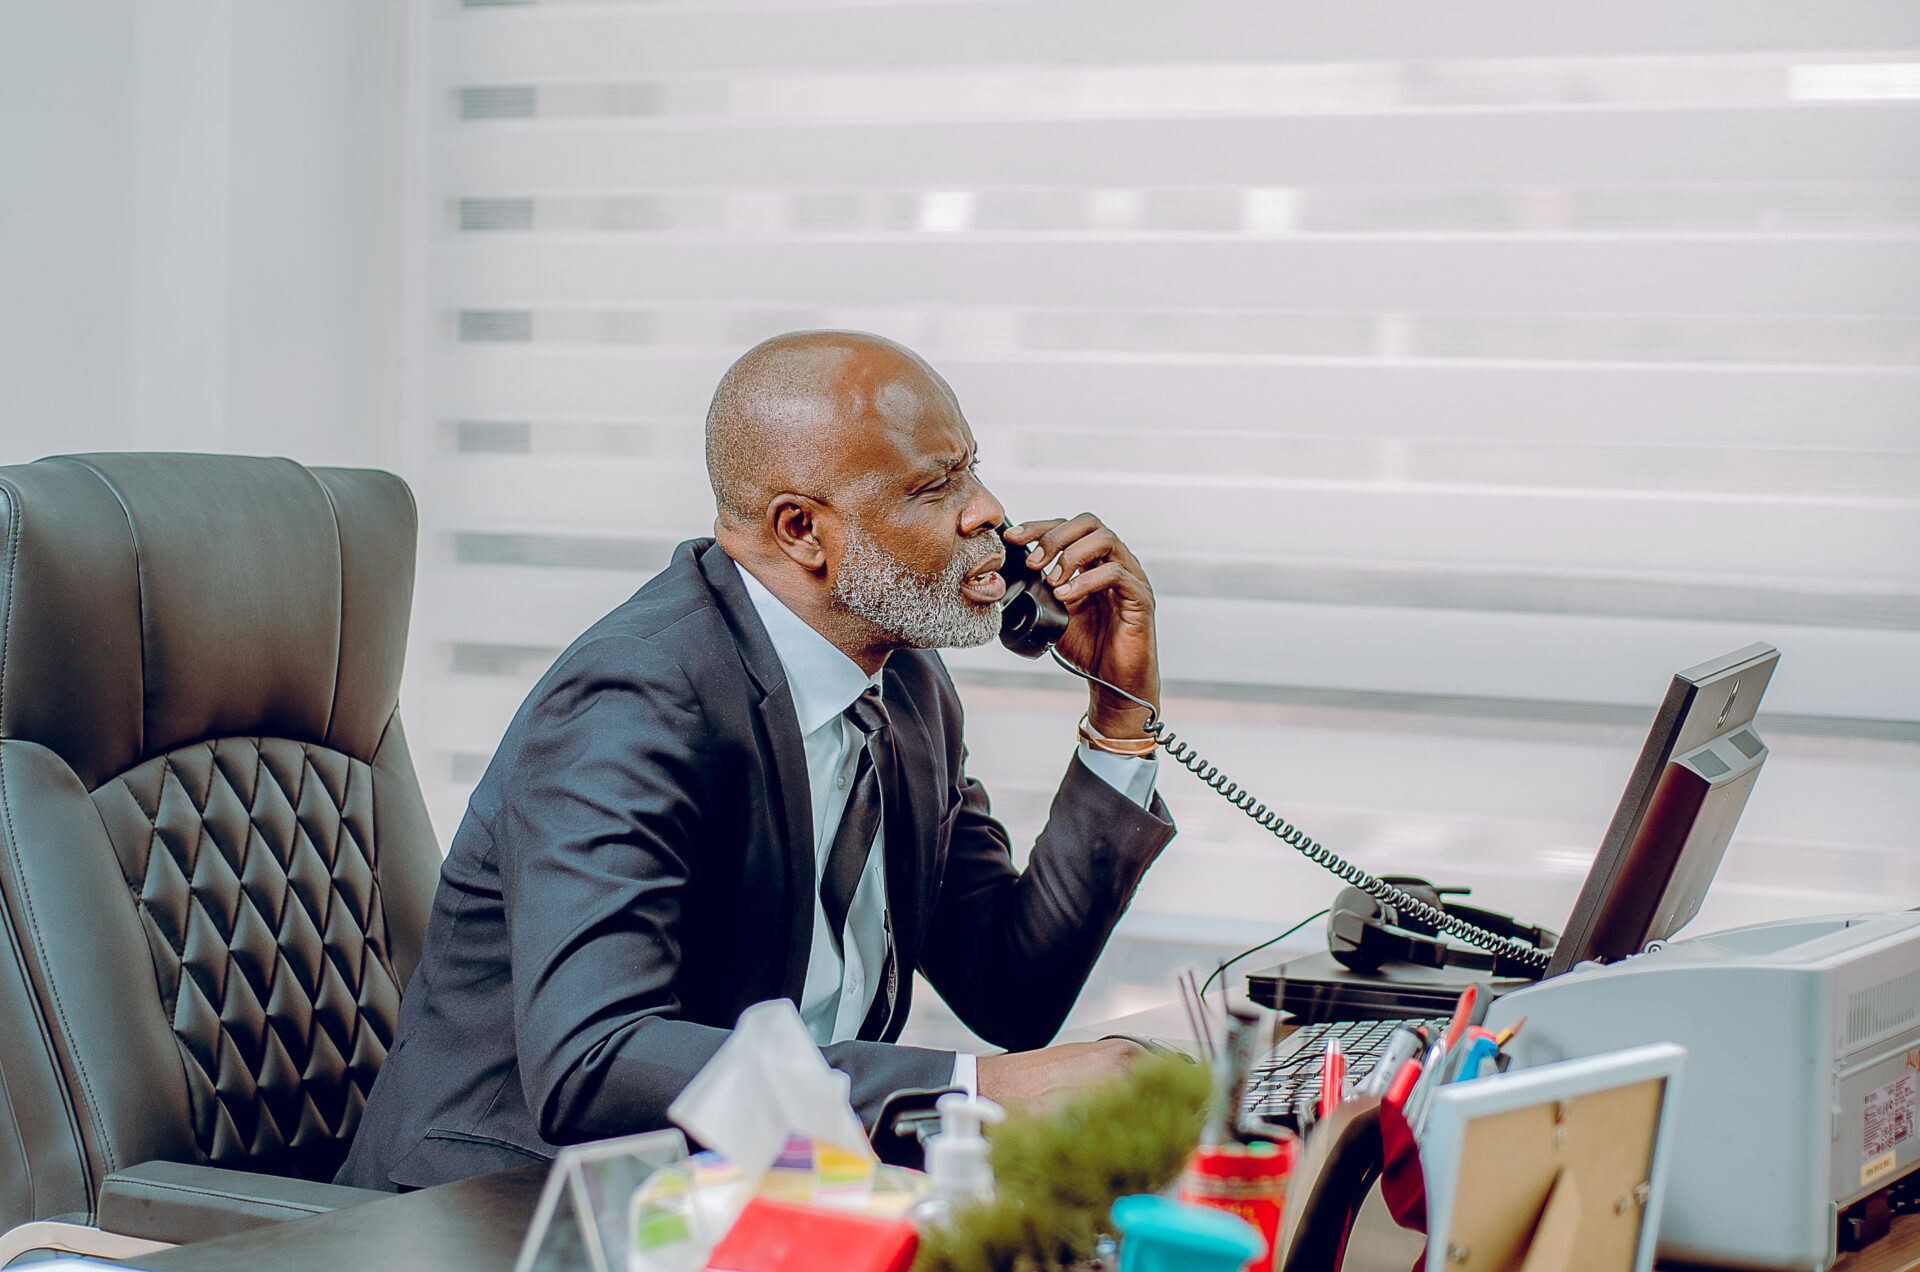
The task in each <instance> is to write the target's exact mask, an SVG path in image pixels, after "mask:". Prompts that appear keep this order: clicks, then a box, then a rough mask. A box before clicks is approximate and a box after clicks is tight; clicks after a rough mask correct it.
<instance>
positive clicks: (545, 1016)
mask: <svg viewBox="0 0 1920 1272" xmlns="http://www.w3.org/2000/svg"><path fill="white" fill-rule="evenodd" d="M882 693H883V694H884V697H885V700H886V703H887V706H888V710H889V713H890V715H891V717H892V721H893V725H892V728H893V735H894V746H895V751H896V754H897V755H898V757H899V762H900V770H901V774H902V780H903V781H904V783H905V787H906V795H907V801H906V802H907V804H908V806H907V807H906V808H905V809H903V810H899V811H900V815H898V816H896V815H895V811H896V810H894V809H892V808H891V807H890V808H889V809H888V812H887V820H886V843H885V845H884V851H885V853H886V857H885V861H886V875H887V885H888V887H887V902H888V907H889V910H890V913H891V916H892V921H893V929H894V933H895V938H896V940H897V941H898V943H899V949H900V956H901V961H902V965H903V966H907V967H913V966H918V967H919V968H920V970H921V971H922V972H924V973H925V974H926V976H927V978H928V979H929V981H931V982H932V984H933V985H934V986H935V988H937V989H938V990H939V991H940V994H941V995H942V997H944V998H945V999H946V1001H947V1002H948V1003H949V1004H950V1005H951V1006H952V1007H953V1009H954V1010H955V1011H956V1012H957V1013H958V1014H959V1016H960V1018H961V1019H962V1020H964V1021H965V1022H966V1023H967V1024H968V1025H969V1026H970V1027H971V1028H972V1029H973V1030H975V1032H977V1033H978V1034H979V1035H980V1036H981V1037H983V1038H986V1039H988V1040H989V1041H991V1042H993V1043H994V1044H996V1045H998V1046H1002V1047H1006V1048H1009V1049H1013V1050H1023V1049H1027V1048H1031V1047H1038V1046H1042V1045H1045V1044H1046V1043H1047V1041H1048V1040H1049V1039H1051V1038H1052V1037H1053V1035H1054V1033H1055V1032H1056V1031H1057V1030H1058V1029H1059V1027H1060V1024H1061V1022H1062V1020H1064V1019H1065V1017H1066V1014H1067V1011H1068V1009H1069V1008H1070V1007H1071V1006H1072V1004H1073V1001H1074V999H1075V998H1076V997H1077V996H1078V994H1079V992H1080V989H1081V987H1082V985H1083V984H1084V983H1085V980H1086V976H1087V973H1088V972H1089V971H1090V970H1091V969H1092V967H1093V963H1094V960H1095V959H1096V958H1097V957H1098V956H1099V954H1100V950H1101V948H1102V947H1103V946H1104V945H1105V943H1106V940H1107V935H1108V933H1109V932H1110V931H1111V930H1112V927H1113V924H1114V922H1115V920H1117V919H1118V918H1119V916H1120V913H1121V911H1122V910H1124V909H1125V907H1126V904H1127V902H1128V900H1129V899H1130V898H1131V897H1132V895H1133V891H1134V888H1135V886H1136V885H1137V883H1138V882H1139V879H1140V876H1141V874H1142V872H1143V871H1145V870H1146V868H1147V866H1148V864H1149V863H1150V862H1151V861H1152V860H1153V858H1154V857H1155V856H1156V855H1157V854H1158V853H1159V851H1160V849H1161V848H1162V847H1164V846H1165V844H1166V843H1167V841H1168V840H1169V839H1170V838H1172V836H1173V826H1172V823H1171V821H1170V820H1169V819H1168V817H1167V813H1166V807H1165V805H1164V804H1162V803H1161V802H1160V801H1159V800H1158V798H1157V797H1156V799H1155V800H1154V803H1153V807H1152V808H1151V809H1150V810H1148V809H1142V808H1140V807H1139V806H1138V805H1136V804H1134V803H1133V802H1132V801H1130V800H1128V799H1127V798H1126V797H1125V796H1124V795H1122V794H1120V793H1119V792H1118V791H1115V790H1114V789H1113V788H1112V787H1110V786H1108V785H1107V784H1106V783H1105V782H1103V781H1101V780H1100V779H1099V778H1098V777H1096V776H1094V775H1093V774H1092V773H1090V772H1089V771H1088V770H1087V769H1086V767H1085V766H1084V765H1082V764H1081V763H1080V762H1079V760H1078V759H1077V758H1076V759H1075V760H1074V761H1073V762H1072V765H1071V767H1070V769H1069V771H1068V773H1067V776H1066V778H1065V780H1064V781H1062V783H1061V785H1060V790H1059V793H1058V794H1057V795H1056V796H1055V798H1054V803H1053V809H1052V812H1051V815H1050V817H1049V820H1048V822H1047V826H1046V829H1045V830H1044V831H1042V832H1041V835H1040V839H1039V842H1038V843H1037V844H1036V846H1035V848H1034V852H1033V856H1032V859H1031V862H1030V864H1029V865H1028V867H1027V869H1026V871H1025V872H1024V873H1017V872H1016V871H1015V870H1014V868H1013V865H1012V863H1011V862H1010V861H1009V858H1008V851H1007V840H1006V834H1005V832H1004V831H1003V830H1002V829H1001V827H1000V824H999V823H998V822H996V821H995V820H994V819H993V817H992V816H991V815H990V814H989V812H988V808H987V796H986V792H985V791H984V790H982V789H981V787H980V785H979V784H978V783H977V782H974V781H973V780H971V779H970V778H968V777H967V776H966V774H965V772H964V770H963V759H964V750H963V747H962V745H961V737H960V723H961V720H960V703H959V700H958V698H957V696H956V695H955V693H954V689H953V683H952V681H951V680H950V679H948V676H947V672H946V668H945V666H944V665H943V664H942V663H941V661H940V659H939V657H938V656H937V655H936V654H933V653H930V652H912V653H896V654H894V655H893V656H892V657H891V658H889V659H888V660H887V665H886V673H885V678H884V682H883V685H882ZM815 888H816V884H815V876H814V846H813V830H812V812H811V804H810V798H809V793H808V789H807V767H806V758H805V752H804V750H803V748H802V745H801V740H800V730H799V724H798V722H797V720H796V718H795V715H794V709H793V700H792V697H791V695H790V693H789V691H788V688H787V684H786V678H785V676H784V674H783V672H782V670H781V666H780V661H779V658H778V657H777V656H776V655H775V653H774V650H773V645H772V643H771V642H770V641H769V639H768V637H767V634H766V629H765V628H764V627H762V626H761V623H760V620H759V616H758V615H757V614H756V613H755V611H754V609H753V604H752V602H751V600H750V599H749V598H748V596H747V592H746V588H745V586H744V585H743V584H742V583H741V581H740V575H739V573H738V569H737V567H736V566H735V565H734V564H733V562H732V560H731V559H730V558H728V557H727V555H726V554H725V553H724V552H722V551H721V550H720V549H719V547H718V546H717V545H715V544H714V542H713V541H712V540H710V539H709V540H697V541H694V542H691V543H684V544H682V545H681V546H680V547H679V549H678V550H676V551H675V553H674V556H673V561H672V563H671V564H670V565H668V567H667V568H666V570H665V571H664V572H662V573H661V574H660V575H659V576H658V577H656V578H654V579H653V580H651V581H650V582H648V583H647V584H646V586H644V587H642V588H641V589H640V591H639V592H637V593H635V594H634V596H633V597H632V598H631V599H629V600H628V601H627V602H626V603H625V604H623V605H621V606H620V607H619V608H618V609H616V610H614V611H613V612H612V613H611V614H609V615H607V616H606V617H605V618H603V619H601V620H600V621H599V622H598V623H596V624H595V625H594V626H593V627H592V628H591V629H589V630H588V631H587V632H586V634H585V635H583V636H581V638H580V639H579V640H578V641H576V642H575V643H574V644H573V646H572V647H571V648H570V649H568V650H567V651H566V652H565V653H564V654H562V655H561V656H560V659H559V661H558V662H556V663H555V664H554V666H553V668H552V669H551V670H549V671H548V672H547V674H546V676H545V677H544V678H543V679H542V680H541V681H540V683H539V684H538V685H537V686H536V687H535V688H534V690H533V692H532V693H531V694H530V695H529V696H528V698H527V700H526V702H525V703H524V704H522V706H521V708H520V711H519V713H518V714H517V715H516V716H515V717H514V720H513V723H512V725H511V726H510V727H509V728H508V729H507V733H506V736H505V738H504V739H503V740H502V741H501V743H500V748H499V750H498V752H496V754H495V755H494V758H493V762H492V764H491V765H489V767H488V769H487V772H486V776H485V777H484V778H482V779H481V782H480V785H479V787H478V789H476V790H475V792H474V795H473V801H472V803H471V805H470V806H469V808H468V810H467V815H466V817H465V819H464V820H463V821H462V822H461V825H460V829H459V832H458V833H457V834H456V835H455V836H454V840H453V848H452V851H451V852H450V854H449V855H448V857H447V860H446V864H445V866H444V868H443V869H442V871H441V877H440V886H439V890H438V892H437V894H436V895H435V897H434V904H433V915H432V919H431V921H430V923H429V925H428V928H427V938H426V949H425V953H424V955H423V957H422V959H421V963H420V968H419V971H418V972H417V973H416V974H415V976H414V978H413V981H412V983H411V984H410V985H409V986H408V987H407V990H406V994H405V998H404V1001H403V1005H402V1008H401V1013H400V1025H399V1031H398V1036H397V1038H396V1040H395V1043H394V1047H393V1051H392V1054H390V1055H389V1056H388V1057H387V1058H386V1062H385V1064H384V1066H383V1067H382V1070H381V1073H380V1077H379V1079H378V1081H377V1082H375V1084H374V1087H373V1091H372V1093H371V1095H370V1096H369V1098H368V1102H367V1107H366V1110H365V1113H364V1114H363V1116H362V1119H361V1123H360V1127H359V1130H358V1133H357V1134H356V1136H355V1139H354V1142H353V1150H352V1153H351V1155H350V1156H349V1157H348V1159H347V1162H346V1165H345V1166H343V1167H342V1168H341V1171H340V1175H339V1180H340V1182H341V1183H345V1184H358V1185H360V1186H362V1187H368V1188H393V1187H394V1186H396V1185H403V1186H425V1185H429V1184H438V1183H442V1182H445V1181H447V1180H451V1179H459V1178H463V1177H466V1176H469V1175H476V1174H481V1173H483V1172H486V1171H491V1170H497V1169H500V1168H502V1167H506V1166H512V1165H519V1164H522V1163H524V1162H526V1161H529V1160H535V1159H544V1158H548V1157H551V1156H552V1155H553V1154H554V1152H555V1146H556V1145H561V1144H567V1143H573V1142H577V1141H582V1140H592V1139H601V1138H604V1137H607V1136H612V1135H620V1134H626V1133H630V1132H635V1131H642V1130H649V1129H653V1128H657V1127H660V1126H663V1125H666V1124H667V1118H666V1112H667V1105H668V1104H669V1103H671V1102H672V1100H673V1098H674V1097H675V1096H676V1095H678V1094H679V1092H680V1090H681V1088H682V1087H684V1086H685V1085H686V1083H687V1081H688V1080H689V1079H690V1078H691V1077H692V1076H693V1075H694V1073H696V1072H697V1071H698V1070H699V1069H700V1067H701V1065H703V1064H705V1063H706V1061H707V1059H708V1057H710V1056H711V1055H712V1054H713V1053H714V1051H715V1050H716V1049H717V1048H718V1047H719V1046H720V1044H721V1043H722V1042H723V1041H724V1040H725V1039H726V1037H727V1031H728V1029H730V1028H731V1027H732V1025H733V1023H734V1021H735V1020H736V1019H737V1018H738V1016H739V1014H740V1012H741V1010H742V1009H743V1008H746V1007H748V1006H750V1005H751V1004H753V1003H756V1002H761V1001H764V1000H766V999H770V998H778V997H786V998H790V999H792V1000H794V1001H795V1002H796V1003H797V1002H798V1001H799V998H800V993H801V988H802V986H803V984H804V983H805V980H806V972H807V957H808V953H809V951H810V949H811V946H812V941H813V913H814V896H815ZM902 983H903V990H902V992H901V994H900V996H899V1001H898V1004H897V1006H896V1009H895V1010H894V1012H893V1013H892V1016H891V1018H890V1019H889V1020H888V1021H887V1023H886V1026H885V1028H884V1030H883V1031H882V1037H883V1038H885V1039H892V1038H896V1037H898V1036H899V1032H900V1028H901V1025H902V1023H903V1021H904V1020H905V1017H906V1009H907V1001H906V1000H907V996H908V995H907V992H906V989H905V988H904V987H906V986H910V985H911V978H903V981H902ZM825 1051H826V1055H827V1059H828V1060H829V1062H831V1063H832V1064H833V1065H834V1066H835V1067H837V1068H839V1069H842V1070H844V1071H845V1072H846V1073H847V1074H849V1075H850V1076H851V1077H852V1079H853V1099H854V1104H855V1106H856V1107H857V1108H858V1109H859V1110H860V1112H861V1114H862V1116H863V1117H865V1118H866V1119H867V1120H868V1122H869V1124H871V1123H872V1120H873V1119H874V1117H875V1116H876V1114H877V1113H878V1111H879V1107H880V1105H881V1103H882V1102H883V1101H884V1100H885V1099H886V1097H887V1096H888V1095H889V1094H890V1093H892V1092H893V1091H896V1090H900V1089H903V1088H908V1087H939V1086H944V1085H946V1083H947V1082H948V1081H949V1079H950V1077H951V1074H952V1067H953V1059H952V1056H951V1054H950V1053H947V1052H936V1051H924V1050H919V1049H916V1048H911V1047H901V1046H896V1045H892V1044H891V1043H890V1042H885V1041H850V1042H842V1043H836V1044H834V1045H832V1046H829V1047H827V1048H825Z"/></svg>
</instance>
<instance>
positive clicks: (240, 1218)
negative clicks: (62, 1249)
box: [98, 1162, 393, 1245]
mask: <svg viewBox="0 0 1920 1272" xmlns="http://www.w3.org/2000/svg"><path fill="white" fill-rule="evenodd" d="M392 1195H393V1194H391V1193H384V1192H375V1191H373V1190H372V1189H369V1188H343V1187H341V1186H340V1185H338V1184H316V1183H314V1182H313V1181H312V1180H309V1179H282V1178H280V1177H279V1176H277V1175H255V1174H250V1173H248V1172H246V1171H238V1170H221V1169H219V1168H217V1167H213V1166H189V1165H187V1164H186V1163H184V1162H146V1163H143V1164H141V1165H139V1166H133V1167H129V1168H128V1169H126V1170H122V1171H115V1172H114V1173H113V1174H111V1175H108V1176H107V1178H106V1180H105V1182H103V1183H102V1184H101V1185H100V1207H99V1214H98V1221H99V1225H100V1227H101V1228H102V1229H103V1230H104V1231H107V1232H115V1233H119V1234H120V1235H122V1236H128V1237H142V1238H145V1239H146V1240H149V1241H169V1242H172V1243H174V1244H176V1245H178V1244H182V1243H185V1242H188V1241H205V1240H208V1239H210V1238H213V1237H224V1236H228V1235H230V1234H232V1233H235V1232H245V1231H246V1230H247V1229H249V1228H262V1227H265V1226H266V1225H268V1224H270V1223H278V1222H280V1221H281V1220H283V1219H298V1218H301V1217H303V1216H305V1215H318V1214H325V1213H326V1212H328V1211H330V1210H345V1209H346V1208H347V1207H349V1206H358V1205H362V1204H364V1203H366V1202H369V1201H379V1200H380V1199H382V1198H384V1197H390V1196H392Z"/></svg>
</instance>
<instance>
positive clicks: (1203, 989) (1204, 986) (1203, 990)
mask: <svg viewBox="0 0 1920 1272" xmlns="http://www.w3.org/2000/svg"><path fill="white" fill-rule="evenodd" d="M1332 909H1333V907H1332V906H1328V907H1327V908H1326V909H1325V910H1315V911H1314V912H1313V913H1312V914H1309V915H1308V916H1307V917H1306V918H1304V919H1302V920H1300V921H1299V922H1298V923H1296V924H1294V925H1293V926H1292V927H1290V928H1288V929H1287V930H1286V931H1284V932H1282V933H1281V934H1280V935H1278V936H1276V937H1271V938H1269V939H1268V940H1265V941H1262V942H1260V944H1258V945H1256V946H1254V947H1252V948H1251V949H1245V950H1241V951H1240V952H1239V953H1238V954H1235V955H1234V956H1233V957H1232V958H1230V959H1228V960H1227V961H1226V962H1224V963H1222V964H1220V966H1218V967H1216V968H1214V969H1213V975H1211V976H1209V977H1207V979H1206V980H1204V981H1202V982H1201V984H1200V997H1201V998H1202V999H1205V998H1206V996H1207V990H1208V989H1210V988H1212V986H1213V982H1214V981H1216V980H1218V979H1219V978H1220V974H1221V973H1222V972H1224V971H1226V970H1227V969H1228V968H1229V967H1232V966H1233V965H1234V964H1235V963H1238V962H1239V961H1240V960H1241V959H1243V958H1245V957H1246V956H1247V955H1249V954H1258V953H1259V952H1260V951H1261V950H1264V949H1266V948H1267V946H1269V945H1272V944H1274V943H1275V942H1276V941H1284V940H1286V939H1287V938H1288V937H1290V936H1292V935H1293V934H1294V933H1295V932H1298V931H1299V930H1300V929H1301V928H1303V927H1305V926H1307V924H1309V923H1311V922H1313V921H1314V920H1315V919H1317V918H1319V917H1320V916H1321V915H1323V914H1326V913H1328V912H1329V911H1331V910H1332Z"/></svg>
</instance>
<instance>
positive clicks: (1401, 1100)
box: [1380, 1057, 1421, 1110]
mask: <svg viewBox="0 0 1920 1272" xmlns="http://www.w3.org/2000/svg"><path fill="white" fill-rule="evenodd" d="M1420 1072H1421V1070H1420V1060H1419V1058H1418V1057H1415V1058H1414V1059H1411V1060H1409V1061H1407V1062H1406V1063H1405V1064H1403V1065H1401V1066H1400V1071H1399V1072H1398V1073H1396V1074H1394V1075H1393V1081H1392V1082H1391V1083H1390V1084H1388V1086H1387V1093H1386V1094H1385V1095H1383V1096H1381V1097H1380V1102H1381V1103H1382V1104H1391V1105H1392V1106H1393V1107H1394V1108H1396V1109H1402V1110H1404V1109H1405V1108H1406V1106H1407V1096H1409V1095H1410V1094H1412V1093H1413V1084H1414V1083H1416V1082H1418V1081H1419V1080H1420Z"/></svg>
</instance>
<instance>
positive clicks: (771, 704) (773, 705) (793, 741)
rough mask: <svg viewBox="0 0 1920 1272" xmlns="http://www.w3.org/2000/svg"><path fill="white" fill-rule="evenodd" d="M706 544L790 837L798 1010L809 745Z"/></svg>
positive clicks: (710, 574)
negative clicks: (754, 698) (750, 687)
mask: <svg viewBox="0 0 1920 1272" xmlns="http://www.w3.org/2000/svg"><path fill="white" fill-rule="evenodd" d="M703 543H704V546H696V548H695V553H696V556H697V559H698V560H699V563H700V572H701V574H702V576H703V577H704V578H705V579H706V581H707V586H708V588H709V589H710V590H711V591H712V592H713V597H714V600H715V602H716V603H717V604H718V605H719V608H720V612H721V613H722V614H723V615H724V616H725V618H726V621H727V626H728V627H729V628H730V629H731V630H732V632H733V639H734V644H735V645H736V646H737V647H738V649H739V650H740V660H741V662H742V663H744V664H745V666H746V669H747V676H748V678H749V679H751V680H752V681H753V684H754V688H755V689H756V690H757V691H758V693H759V698H758V701H756V702H755V704H754V709H755V710H756V711H757V712H758V713H759V716H760V729H761V736H762V737H764V738H765V739H766V742H767V749H768V751H769V753H770V757H771V759H772V762H773V779H774V784H775V785H776V786H777V787H778V788H779V793H780V805H781V807H780V813H781V815H780V816H779V817H777V818H775V824H776V826H777V827H778V828H779V829H780V830H781V831H782V832H783V833H784V836H785V842H784V843H783V844H781V845H780V848H781V857H782V859H783V860H784V861H785V863H786V890H787V933H786V948H787V956H786V967H785V973H784V976H783V980H782V987H781V992H782V993H783V994H784V995H785V996H786V997H788V998H790V999H792V1000H793V1003H794V1006H796V1007H797V1006H799V1005H800V995H801V993H802V991H803V990H804V989H805V988H806V983H807V960H808V958H809V956H810V955H811V954H812V952H813V905H814V860H813V858H814V845H813V802H812V801H813V794H812V791H811V789H810V788H809V787H808V785H807V752H806V747H805V746H804V745H803V744H802V742H801V740H800V722H799V718H798V716H797V715H796V714H795V712H794V707H793V693H792V691H791V690H790V689H789V688H788V687H787V676H786V672H785V671H784V670H783V669H782V668H781V666H780V655H779V654H777V653H776V652H774V648H773V641H772V639H771V638H769V637H768V635H767V629H766V627H765V626H763V625H762V624H761V622H760V615H759V614H758V613H757V612H756V611H755V610H754V608H753V599H752V598H751V597H749V596H748V595H747V588H746V584H744V583H742V582H741V581H740V568H739V566H737V565H735V564H734V562H733V558H732V557H729V556H728V555H727V554H726V553H725V552H723V551H721V549H720V546H719V545H718V544H717V543H714V542H713V541H712V540H705V541H703ZM889 865H891V863H889Z"/></svg>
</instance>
